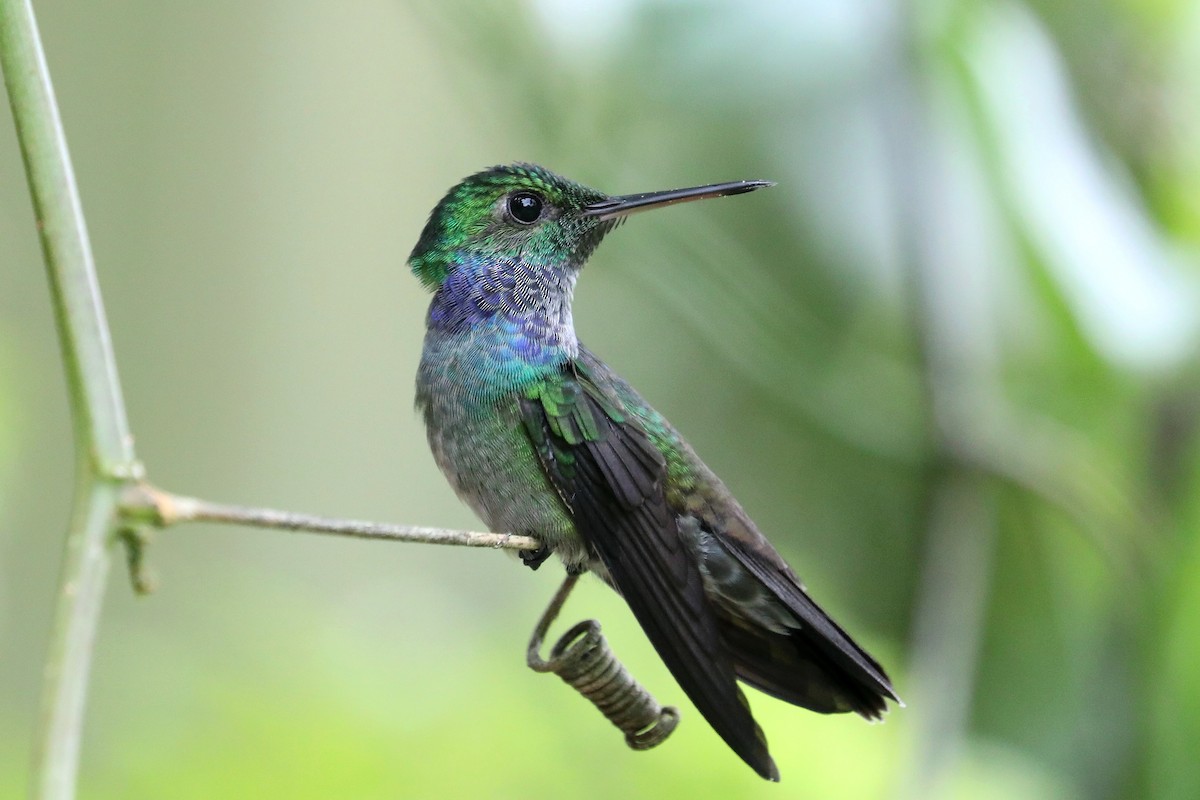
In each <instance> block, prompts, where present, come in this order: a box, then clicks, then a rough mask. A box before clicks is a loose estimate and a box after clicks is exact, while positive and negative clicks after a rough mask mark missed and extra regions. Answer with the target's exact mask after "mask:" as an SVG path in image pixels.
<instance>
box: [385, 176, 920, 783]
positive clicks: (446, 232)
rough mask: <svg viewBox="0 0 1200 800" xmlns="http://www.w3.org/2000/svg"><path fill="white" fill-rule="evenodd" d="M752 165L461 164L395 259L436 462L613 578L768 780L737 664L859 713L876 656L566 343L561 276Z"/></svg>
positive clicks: (695, 464)
mask: <svg viewBox="0 0 1200 800" xmlns="http://www.w3.org/2000/svg"><path fill="white" fill-rule="evenodd" d="M771 185H772V184H771V183H770V182H768V181H735V182H732V183H718V184H712V185H709V186H698V187H695V188H691V189H674V190H670V191H662V192H649V193H646V194H631V195H622V196H617V197H611V196H609V195H606V194H604V193H603V192H599V191H596V190H595V189H590V188H588V187H586V186H583V185H581V184H578V183H575V182H574V181H570V180H567V179H566V178H562V177H560V176H558V175H555V174H554V173H553V172H550V171H549V170H547V169H544V168H542V167H539V166H535V165H533V164H514V165H511V166H498V167H493V168H492V169H488V170H484V171H483V172H480V173H477V174H475V175H472V176H471V177H469V178H467V179H465V180H463V181H462V182H461V183H459V184H458V185H457V186H455V187H454V188H453V189H451V190H450V191H449V193H448V194H447V195H446V196H445V197H444V198H442V200H441V202H439V203H438V204H437V206H436V207H435V208H434V209H433V213H432V214H430V217H429V222H428V223H427V224H426V225H425V229H424V231H422V233H421V238H420V240H419V241H418V242H417V245H416V247H415V248H414V249H413V252H412V255H411V256H409V262H408V263H409V265H410V266H411V267H412V270H413V272H414V273H415V274H416V276H417V277H418V278H419V279H420V280H421V282H422V283H423V284H424V285H425V286H426V287H428V288H429V289H431V290H432V291H433V293H434V294H433V302H432V303H431V304H430V306H429V314H428V317H427V318H426V325H427V331H426V334H425V346H424V350H423V352H422V355H421V365H420V369H419V371H418V373H417V408H418V410H419V411H420V412H421V413H422V415H423V416H424V419H425V426H426V431H427V433H428V436H429V444H430V447H431V448H432V449H433V455H434V458H435V459H436V461H437V463H438V466H440V467H441V469H442V471H443V472H444V473H445V474H446V477H447V478H448V479H449V481H450V484H451V486H453V487H454V490H455V491H456V492H457V493H458V495H459V497H461V498H462V499H463V500H465V501H466V502H467V503H468V504H469V505H470V506H471V508H473V509H474V510H475V513H477V514H478V515H479V517H480V518H481V519H482V520H483V521H484V523H486V524H487V526H488V527H489V528H491V529H492V530H494V531H511V532H516V533H522V534H528V535H530V536H534V537H536V538H537V539H538V540H539V541H541V542H542V543H543V546H542V548H541V549H540V550H538V551H535V552H522V553H521V558H522V560H523V561H524V562H525V564H527V565H528V566H530V567H532V568H534V569H537V567H538V566H539V565H540V564H541V563H542V562H543V561H545V560H546V558H548V557H549V556H550V554H551V553H552V552H553V553H557V554H558V556H559V558H561V559H562V561H563V563H564V565H565V566H566V568H567V570H568V571H571V572H576V573H578V572H582V571H584V570H590V571H592V572H594V573H595V574H597V575H598V576H600V578H601V579H603V580H604V581H605V582H606V583H607V584H609V585H610V586H611V587H612V588H613V589H615V590H616V591H617V592H619V593H620V594H621V596H622V597H624V598H625V601H626V602H627V603H628V604H629V607H630V609H631V610H632V611H633V614H634V616H635V617H636V618H637V620H638V622H639V623H640V624H641V626H642V628H643V630H644V631H645V632H646V635H647V636H648V637H649V639H650V641H651V643H652V644H653V645H654V647H655V649H656V650H657V651H658V654H659V656H661V657H662V660H663V661H664V662H665V663H666V665H667V668H668V669H669V670H670V671H671V674H672V675H674V676H675V679H676V680H677V681H678V682H679V685H680V687H682V688H683V690H684V692H685V693H686V694H687V696H688V697H689V698H690V699H691V700H692V702H693V703H694V704H695V706H696V708H697V709H699V711H700V713H701V714H703V715H704V717H705V719H707V720H708V722H709V723H710V724H711V725H712V727H713V728H714V729H715V730H716V731H717V733H718V734H720V736H721V738H723V739H724V740H725V742H726V743H727V744H728V745H729V746H730V747H731V748H732V749H733V751H734V752H735V753H737V754H738V755H739V756H741V757H742V759H744V760H745V761H746V763H747V764H749V765H750V766H751V767H753V768H754V770H755V771H756V772H758V774H759V775H761V776H763V777H764V778H768V779H770V780H779V772H778V770H777V769H776V768H775V762H774V761H773V760H772V759H771V756H770V754H769V753H768V752H767V743H766V739H765V737H764V736H763V733H762V731H761V730H760V729H759V727H758V725H757V723H755V721H754V717H753V716H751V713H750V707H749V705H748V704H747V702H746V698H745V697H744V696H743V695H742V692H741V690H740V689H739V688H738V686H737V682H736V681H737V680H741V681H744V682H745V683H748V684H749V685H751V686H753V687H755V688H757V689H760V690H761V691H764V692H766V693H767V694H770V695H773V696H774V697H778V698H780V699H781V700H786V701H787V702H789V703H794V704H796V705H799V706H803V707H805V708H809V709H812V710H813V711H819V712H822V713H836V712H845V711H854V712H857V713H858V714H861V715H862V716H863V717H866V718H867V719H878V718H879V717H880V716H881V714H882V713H883V711H884V710H885V708H886V703H885V701H886V699H888V698H890V699H892V700H898V698H897V697H896V694H895V692H894V691H893V690H892V686H891V683H890V682H889V680H888V677H887V675H886V674H885V673H884V671H883V668H882V667H881V666H880V665H879V664H878V662H876V661H875V660H874V659H873V658H871V656H869V655H868V654H867V653H866V651H864V650H863V649H862V648H861V647H859V646H858V645H857V644H855V643H854V640H852V639H851V638H850V637H849V635H847V634H846V632H845V631H843V630H842V629H841V628H840V627H839V626H838V625H837V623H835V622H834V621H833V620H832V619H830V618H829V616H828V615H827V614H826V613H825V612H824V611H822V610H821V608H820V607H819V606H818V605H817V604H816V603H815V602H813V600H812V599H811V598H810V597H809V596H808V593H807V592H806V591H805V589H804V586H803V584H801V582H800V579H799V578H797V577H796V574H795V573H794V572H793V571H792V569H791V568H790V567H789V566H788V565H787V563H786V562H785V561H784V560H783V558H782V557H781V556H780V555H779V553H777V552H776V551H775V548H773V547H772V546H771V544H770V543H769V542H768V541H767V540H766V538H764V537H763V535H762V534H761V533H759V532H758V529H757V528H756V527H755V526H754V523H753V522H751V520H750V518H749V517H748V516H747V515H746V512H745V511H743V510H742V507H741V505H739V504H738V502H737V500H736V499H734V497H733V495H732V494H731V493H730V492H729V490H728V489H726V488H725V484H723V483H722V482H721V480H720V479H719V478H717V476H716V475H714V474H713V472H712V471H711V470H710V469H709V468H708V467H707V466H705V464H704V462H702V461H701V460H700V459H699V457H697V456H696V454H695V452H693V450H692V448H691V447H690V446H689V445H688V443H687V442H686V441H684V440H683V437H681V436H680V435H679V433H678V432H676V430H675V429H674V428H673V427H671V424H670V423H669V422H667V420H666V419H664V418H663V416H662V415H661V414H659V413H658V412H657V411H655V410H654V409H653V408H651V407H650V405H649V404H648V403H647V402H646V401H645V400H643V399H642V397H641V395H639V394H638V393H637V392H636V391H634V389H633V388H632V387H631V386H630V385H629V384H628V383H626V382H625V381H624V380H622V379H621V378H620V377H618V376H617V374H616V373H615V372H613V371H612V370H611V369H609V368H608V366H607V365H606V364H605V363H604V362H603V361H601V360H600V359H599V358H597V357H596V356H595V355H594V354H593V353H592V352H591V351H590V350H588V349H587V348H586V347H584V346H583V345H582V344H580V342H579V340H578V339H577V338H576V336H575V325H574V322H573V321H572V318H571V301H572V296H573V294H574V289H575V280H576V278H578V277H579V271H580V270H581V269H582V268H583V264H584V262H585V261H587V258H588V256H590V255H591V254H592V251H594V250H595V249H596V246H597V245H599V244H600V241H601V239H603V238H604V236H605V234H607V233H608V232H609V231H611V230H612V229H613V228H615V227H616V226H617V225H618V224H620V222H621V221H622V220H624V219H625V217H627V216H629V215H630V214H633V213H635V212H638V211H645V210H647V209H651V208H659V207H661V206H665V205H669V204H672V203H682V202H688V201H691V200H701V199H704V198H709V197H723V196H725V195H733V194H741V193H743V192H750V191H753V190H755V189H759V188H762V187H764V186H771Z"/></svg>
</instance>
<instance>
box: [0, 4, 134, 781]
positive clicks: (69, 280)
mask: <svg viewBox="0 0 1200 800" xmlns="http://www.w3.org/2000/svg"><path fill="white" fill-rule="evenodd" d="M0 69H3V71H4V82H5V86H6V87H7V89H8V98H9V103H10V105H11V107H12V114H13V121H14V123H15V124H16V128H17V138H18V140H19V141H20V144H21V153H22V155H23V156H24V160H25V171H26V175H27V177H28V180H29V189H30V193H31V195H32V197H33V208H34V213H35V215H36V217H37V225H38V230H39V231H40V233H41V240H42V250H43V253H44V255H45V261H46V270H47V274H48V276H49V279H50V291H51V297H52V300H53V303H54V313H55V318H56V321H57V324H58V331H59V338H60V342H61V345H62V352H63V363H64V365H65V368H66V373H67V384H68V387H69V390H70V400H71V417H72V422H73V424H74V430H75V448H76V455H77V459H78V469H77V485H76V495H75V503H76V506H75V511H74V514H73V515H72V522H71V528H70V530H69V531H68V533H67V540H66V556H65V559H64V564H63V571H62V577H61V581H60V585H59V594H58V609H57V613H56V616H55V622H54V629H53V631H52V633H51V637H50V649H49V654H48V656H47V661H46V673H45V683H44V695H43V705H42V716H41V721H40V728H39V733H38V738H37V742H36V745H35V748H34V751H35V755H34V777H33V780H32V782H31V794H32V796H33V797H36V798H55V799H56V800H57V799H58V798H70V797H73V796H74V793H75V776H76V772H77V769H78V762H79V739H80V733H81V730H82V727H83V711H84V706H85V701H86V697H87V686H88V676H89V671H90V668H91V654H92V643H93V641H94V639H95V635H96V625H97V621H98V620H99V617H100V608H101V604H102V602H103V599H104V586H105V579H106V578H107V575H108V569H109V564H110V561H111V547H112V541H113V537H112V535H111V534H112V533H113V532H114V530H115V526H116V524H117V523H118V521H119V517H118V515H117V500H118V494H119V492H120V483H121V482H122V481H123V480H124V479H128V478H131V477H135V476H138V475H139V474H140V467H139V465H138V461H137V458H136V456H135V455H134V452H133V443H132V438H131V437H130V435H129V427H128V424H127V423H126V419H125V407H124V404H123V402H122V399H121V388H120V384H119V383H118V381H117V372H116V363H115V361H114V359H113V353H112V345H111V342H110V340H109V333H108V325H107V323H106V321H105V319H104V307H103V305H102V303H101V300H100V289H99V286H98V285H97V282H96V271H95V267H94V265H93V261H92V253H91V247H90V245H89V244H88V236H87V229H86V227H85V225H84V220H83V211H82V208H81V204H80V200H79V193H78V191H77V189H76V186H75V176H74V174H73V172H72V169H71V161H70V156H69V155H68V153H67V144H66V139H65V138H64V135H63V129H62V123H61V121H60V119H59V115H58V108H57V105H56V104H55V100H54V89H53V87H52V86H51V84H50V73H49V70H48V69H47V67H46V59H45V55H44V54H43V52H42V45H41V40H40V39H39V37H38V31H37V23H36V21H35V19H34V16H33V9H32V7H31V6H30V4H29V2H28V0H0Z"/></svg>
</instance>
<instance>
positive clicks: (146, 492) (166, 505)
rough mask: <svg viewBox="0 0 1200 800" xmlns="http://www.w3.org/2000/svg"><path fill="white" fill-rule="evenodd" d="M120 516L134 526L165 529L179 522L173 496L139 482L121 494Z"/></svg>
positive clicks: (178, 514)
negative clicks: (150, 526)
mask: <svg viewBox="0 0 1200 800" xmlns="http://www.w3.org/2000/svg"><path fill="white" fill-rule="evenodd" d="M121 516H122V517H124V518H125V520H126V521H128V522H130V523H135V524H136V525H139V526H140V525H152V526H154V527H155V528H167V527H170V526H171V525H174V524H175V523H176V522H179V521H180V513H179V507H178V505H177V504H176V502H175V496H174V495H172V494H171V493H170V492H164V491H163V490H162V489H159V488H158V487H156V486H153V485H151V484H149V483H147V482H146V481H141V480H139V481H138V482H136V483H131V484H129V485H128V486H126V487H125V489H124V491H123V492H122V493H121Z"/></svg>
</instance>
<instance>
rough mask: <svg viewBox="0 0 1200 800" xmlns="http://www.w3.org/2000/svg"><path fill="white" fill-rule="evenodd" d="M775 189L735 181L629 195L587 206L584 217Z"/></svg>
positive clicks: (763, 183) (605, 216)
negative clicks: (763, 189)
mask: <svg viewBox="0 0 1200 800" xmlns="http://www.w3.org/2000/svg"><path fill="white" fill-rule="evenodd" d="M774 185H775V182H774V181H732V182H730V183H712V184H709V185H708V186H693V187H692V188H690V189H667V190H666V191H662V192H646V193H644V194H626V195H621V196H620V197H610V198H608V199H606V200H600V201H599V202H596V203H592V204H590V205H587V206H584V208H583V216H585V217H593V218H595V219H600V220H606V219H615V218H617V217H624V216H628V215H629V214H633V213H636V212H638V211H648V210H649V209H651V208H660V207H662V206H669V205H672V204H674V203H690V202H692V201H693V200H707V199H708V198H710V197H725V196H726V195H731V194H745V193H746V192H753V191H754V190H755V189H762V188H764V187H767V186H774Z"/></svg>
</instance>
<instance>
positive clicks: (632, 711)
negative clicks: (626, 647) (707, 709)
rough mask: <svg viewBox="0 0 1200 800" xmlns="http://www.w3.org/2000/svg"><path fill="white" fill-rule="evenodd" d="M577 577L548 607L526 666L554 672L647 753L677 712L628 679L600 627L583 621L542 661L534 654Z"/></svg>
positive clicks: (671, 725) (675, 719)
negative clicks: (664, 705) (663, 705)
mask: <svg viewBox="0 0 1200 800" xmlns="http://www.w3.org/2000/svg"><path fill="white" fill-rule="evenodd" d="M578 577H579V576H578V575H568V576H567V579H566V580H565V581H563V585H562V586H561V587H560V588H559V590H558V593H557V594H555V596H554V599H553V600H551V601H550V605H549V606H547V608H546V611H545V613H544V614H543V615H542V618H541V620H539V621H538V624H537V627H536V628H535V629H534V632H533V637H532V638H531V639H530V640H529V649H528V651H527V653H526V661H527V662H528V664H529V667H530V668H531V669H533V670H534V671H536V672H553V673H554V674H555V675H558V677H560V678H562V679H563V681H564V682H566V683H567V684H568V685H569V686H571V687H572V688H574V689H575V691H577V692H579V693H580V694H581V695H583V696H584V697H586V698H587V699H588V700H590V701H591V702H592V704H593V705H594V706H596V708H598V709H599V710H600V713H602V714H604V716H605V717H606V718H607V719H608V721H609V722H611V723H612V724H613V725H615V726H616V727H617V728H619V729H620V730H621V731H622V732H624V734H625V743H626V744H627V745H629V747H631V748H632V749H634V750H649V749H650V748H652V747H656V746H657V745H659V744H662V743H663V742H664V741H666V738H667V737H668V736H670V735H671V732H672V731H674V730H675V726H676V725H677V724H679V711H678V710H677V709H675V708H674V707H673V706H667V707H665V708H664V707H662V706H660V705H659V704H658V701H656V700H655V699H654V697H653V696H652V695H651V694H650V692H648V691H647V690H646V689H645V687H643V686H642V685H641V684H640V683H638V682H637V680H636V679H635V678H634V677H633V676H632V675H630V674H629V672H628V670H626V669H625V667H624V666H623V665H622V664H621V662H620V661H618V660H617V657H616V656H615V655H614V654H613V652H612V650H611V649H609V646H608V642H607V640H605V638H604V636H603V634H601V633H600V623H599V622H597V621H596V620H594V619H589V620H584V621H583V622H580V623H579V624H577V625H575V626H574V627H572V628H571V629H570V630H568V631H567V632H566V633H565V634H563V635H562V636H561V637H560V638H559V640H558V641H557V642H556V643H555V644H554V646H553V647H552V648H551V649H550V658H549V659H547V660H543V659H542V657H541V655H539V652H540V651H541V649H542V642H543V640H544V639H545V637H546V632H547V631H548V630H549V628H550V625H551V623H553V622H554V619H555V618H556V617H557V616H558V613H559V611H561V610H562V607H563V604H564V603H565V602H566V600H567V596H568V595H569V594H570V593H571V590H572V589H573V588H574V587H575V582H576V581H577V580H578Z"/></svg>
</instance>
